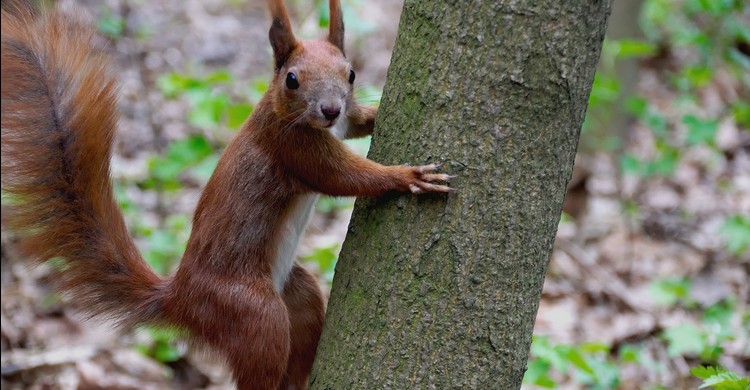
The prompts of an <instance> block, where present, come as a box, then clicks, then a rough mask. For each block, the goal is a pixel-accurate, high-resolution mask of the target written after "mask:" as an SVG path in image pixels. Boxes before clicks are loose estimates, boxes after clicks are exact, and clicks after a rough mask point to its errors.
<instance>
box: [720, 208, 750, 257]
mask: <svg viewBox="0 0 750 390" xmlns="http://www.w3.org/2000/svg"><path fill="white" fill-rule="evenodd" d="M719 233H720V234H721V236H722V238H723V239H724V241H725V242H726V244H727V249H729V251H730V252H732V253H734V254H735V255H737V256H740V255H742V254H746V253H747V251H748V249H750V217H748V216H745V215H739V214H736V215H731V216H729V217H727V219H726V220H724V224H723V225H721V229H720V230H719Z"/></svg>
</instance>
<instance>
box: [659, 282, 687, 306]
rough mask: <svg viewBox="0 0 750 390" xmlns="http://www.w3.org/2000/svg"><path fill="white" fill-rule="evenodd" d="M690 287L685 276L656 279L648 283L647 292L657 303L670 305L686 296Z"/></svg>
mask: <svg viewBox="0 0 750 390" xmlns="http://www.w3.org/2000/svg"><path fill="white" fill-rule="evenodd" d="M691 287H692V285H691V283H690V280H688V279H685V278H668V279H658V280H654V281H652V282H651V283H650V284H649V286H648V292H649V295H651V297H652V298H653V300H654V303H656V304H657V305H661V306H671V305H674V304H675V303H677V302H678V301H680V300H683V299H685V298H687V297H688V295H689V294H690V288H691Z"/></svg>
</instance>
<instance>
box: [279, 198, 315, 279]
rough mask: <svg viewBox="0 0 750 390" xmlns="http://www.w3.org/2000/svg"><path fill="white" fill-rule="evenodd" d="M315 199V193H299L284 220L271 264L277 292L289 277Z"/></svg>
mask: <svg viewBox="0 0 750 390" xmlns="http://www.w3.org/2000/svg"><path fill="white" fill-rule="evenodd" d="M317 200H318V195H317V194H308V195H300V196H299V197H297V199H295V200H294V204H293V205H292V210H291V211H290V213H289V215H288V216H287V219H286V221H285V222H284V227H283V228H282V231H281V240H280V241H279V247H278V248H277V250H276V261H275V262H274V265H273V284H274V287H276V291H278V292H281V291H282V290H283V289H284V284H286V280H287V279H288V278H289V272H291V271H292V266H293V265H294V259H295V257H296V254H297V246H299V241H300V239H301V238H302V234H303V233H304V232H305V228H306V227H307V224H308V223H309V222H310V217H311V216H312V210H313V207H314V206H315V202H316V201H317Z"/></svg>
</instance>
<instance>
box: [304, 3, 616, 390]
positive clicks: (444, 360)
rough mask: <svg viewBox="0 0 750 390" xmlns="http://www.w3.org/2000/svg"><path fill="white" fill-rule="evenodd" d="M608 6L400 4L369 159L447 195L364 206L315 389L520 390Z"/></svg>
mask: <svg viewBox="0 0 750 390" xmlns="http://www.w3.org/2000/svg"><path fill="white" fill-rule="evenodd" d="M610 6H611V1H610V0H575V1H574V0H566V1H559V0H538V1H533V2H531V1H530V2H516V1H476V0H472V1H447V0H440V1H419V0H407V1H406V3H405V5H404V11H403V14H402V16H401V22H400V25H399V34H398V38H397V40H396V46H395V49H394V53H393V58H392V61H391V67H390V69H389V72H388V77H387V81H386V86H385V91H384V96H383V100H382V104H381V108H380V112H379V114H378V118H377V126H376V130H375V135H374V137H373V143H372V147H371V151H370V158H372V159H373V160H375V161H379V162H382V163H385V164H401V163H407V162H408V163H411V164H413V165H416V164H425V163H431V162H443V163H444V165H443V167H444V168H443V170H444V171H447V172H449V173H451V174H456V175H458V176H457V178H456V179H454V180H452V181H451V185H452V186H453V187H455V188H456V189H457V192H456V193H454V194H451V195H449V196H441V195H428V196H419V197H417V196H409V195H393V196H388V197H384V198H380V199H359V200H357V204H356V206H355V211H354V216H353V218H352V222H351V224H350V226H349V234H348V235H347V238H346V241H345V243H344V246H343V248H342V251H341V256H340V261H339V263H338V265H337V267H336V276H335V278H334V282H333V290H332V292H331V297H330V302H329V304H328V313H327V317H326V324H325V328H324V331H323V336H322V340H321V344H320V346H319V348H318V357H317V361H316V364H315V367H314V369H313V374H312V377H311V387H312V388H313V389H383V388H393V389H422V388H435V389H448V388H460V389H469V388H478V389H514V388H519V387H520V385H521V380H522V378H523V374H524V371H525V368H526V360H527V357H528V351H529V345H530V343H531V334H532V330H533V326H534V318H535V316H536V311H537V308H538V305H539V298H540V294H541V290H542V282H543V280H544V274H545V272H546V269H547V262H548V260H549V256H550V253H551V250H552V244H553V241H554V237H555V233H556V231H557V224H558V221H559V217H560V211H561V207H562V202H563V197H564V194H565V187H566V184H567V181H568V180H569V178H570V174H571V170H572V166H573V159H574V156H575V151H576V145H577V142H578V135H579V132H580V128H581V124H582V122H583V118H584V114H585V111H586V104H587V101H588V96H589V92H590V89H591V83H592V80H593V76H594V71H595V68H596V63H597V61H598V58H599V53H600V50H601V43H602V39H603V36H604V31H605V29H606V21H607V17H608V15H609V11H610Z"/></svg>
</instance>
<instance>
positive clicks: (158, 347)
mask: <svg viewBox="0 0 750 390" xmlns="http://www.w3.org/2000/svg"><path fill="white" fill-rule="evenodd" d="M139 331H140V332H145V333H146V334H147V335H148V338H149V342H147V343H140V344H136V345H135V349H136V350H137V351H139V352H141V353H142V354H144V355H146V356H148V357H151V358H153V359H154V360H156V361H158V362H161V363H171V362H174V361H177V360H179V359H181V358H182V357H183V356H184V355H185V350H184V348H180V347H179V346H178V344H177V342H176V340H177V339H178V334H177V332H176V331H174V330H171V329H166V328H160V327H144V328H140V329H139Z"/></svg>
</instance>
